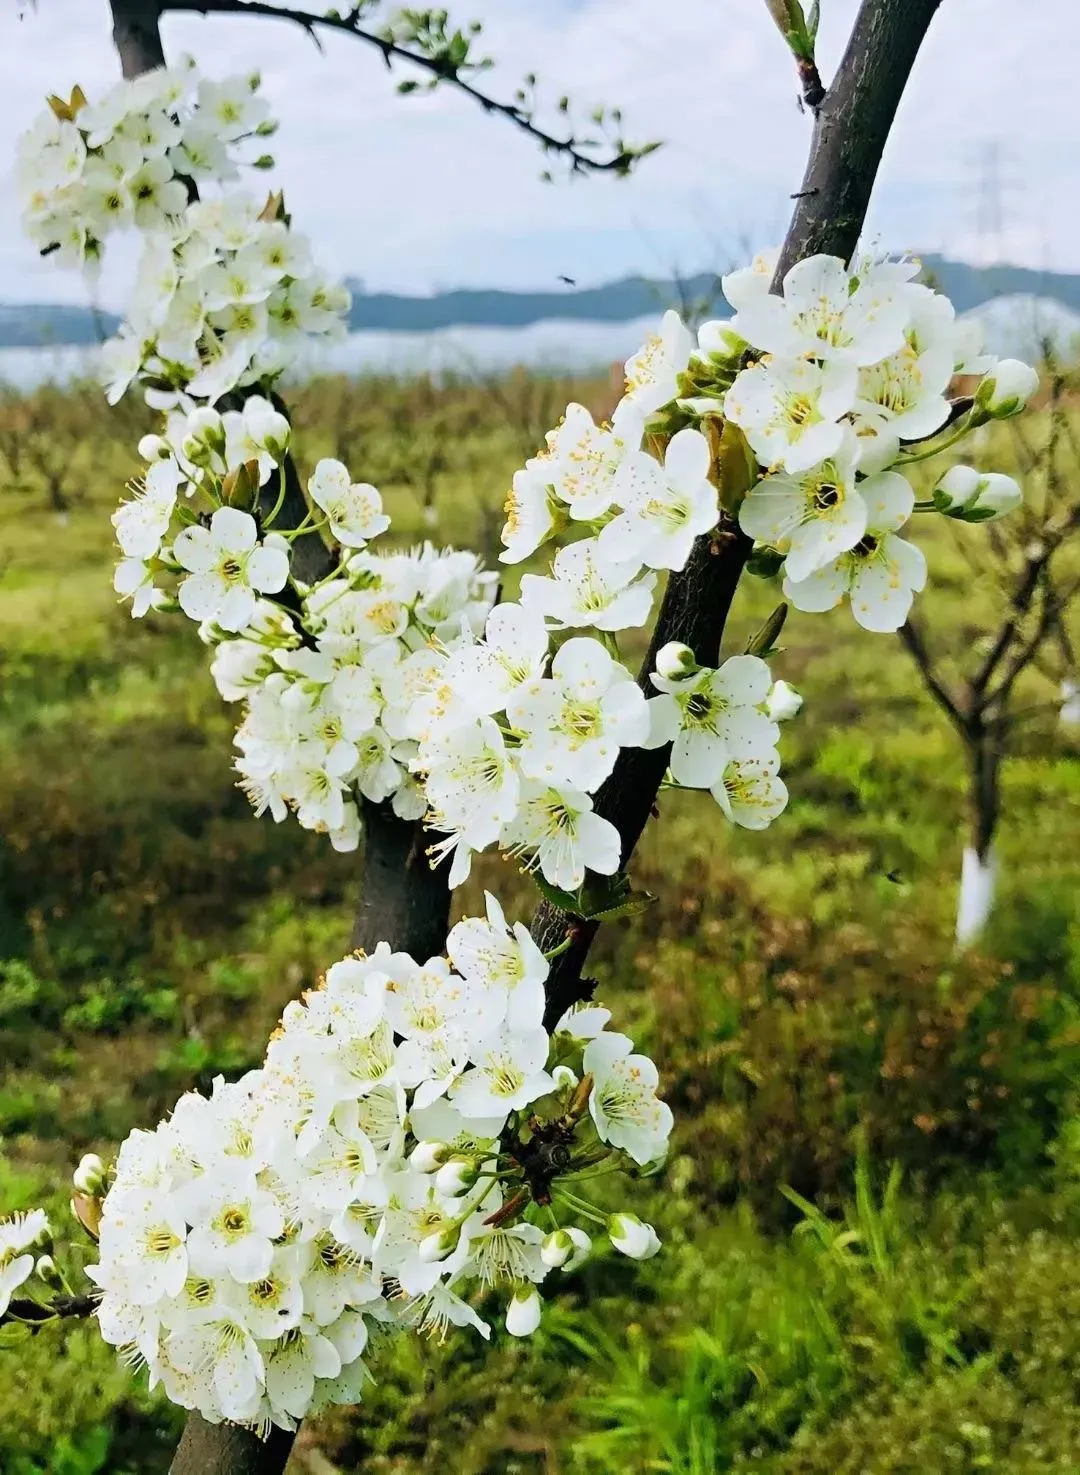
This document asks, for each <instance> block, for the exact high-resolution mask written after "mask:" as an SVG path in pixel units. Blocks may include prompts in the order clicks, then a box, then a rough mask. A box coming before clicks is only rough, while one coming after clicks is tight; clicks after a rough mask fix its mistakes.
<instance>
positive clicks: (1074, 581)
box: [900, 351, 1080, 946]
mask: <svg viewBox="0 0 1080 1475" xmlns="http://www.w3.org/2000/svg"><path fill="white" fill-rule="evenodd" d="M1047 366H1048V381H1049V395H1048V398H1047V402H1046V405H1045V409H1044V413H1043V416H1042V417H1041V419H1040V422H1036V423H1038V424H1039V429H1038V430H1037V431H1036V432H1034V433H1033V431H1032V429H1031V428H1029V427H1028V426H1026V425H1025V424H1023V423H1020V422H1018V421H1010V426H1009V428H1010V430H1011V432H1012V436H1011V440H1012V449H1013V456H1014V462H1013V467H1012V469H1013V470H1015V471H1016V473H1017V475H1018V476H1019V478H1020V480H1021V481H1022V483H1023V486H1024V489H1025V490H1024V496H1023V500H1022V501H1021V494H1020V489H1019V486H1018V484H1017V483H1016V481H1014V480H1013V479H1012V478H1010V477H1008V476H1003V475H1001V474H1000V473H998V474H991V475H988V476H985V477H984V476H981V475H980V474H979V473H976V472H975V471H973V470H971V469H970V468H968V467H964V466H956V467H953V468H951V469H949V470H948V471H946V472H945V473H944V474H943V475H942V476H941V477H940V479H939V481H938V484H937V487H936V488H935V490H934V492H933V496H934V497H935V498H936V499H937V500H938V501H939V502H940V503H942V504H944V505H946V506H948V508H949V515H950V516H952V517H955V518H956V519H957V520H958V521H960V522H967V523H973V524H975V526H976V527H978V524H979V523H980V522H982V521H984V520H985V519H986V518H987V517H988V516H989V515H991V513H992V510H996V509H997V508H998V507H1002V506H1004V507H1008V508H1009V509H1011V511H1010V515H1009V516H1007V517H1004V518H1002V519H1001V521H1000V522H999V521H997V520H994V521H992V522H989V523H988V525H987V526H986V527H985V528H982V529H980V533H981V534H982V535H981V536H980V535H979V534H974V535H972V534H970V533H969V532H968V530H967V529H966V528H963V527H961V528H960V529H959V531H958V536H957V538H956V548H957V550H958V552H959V553H960V554H961V556H962V557H963V559H964V561H965V564H966V568H967V578H968V581H969V584H970V588H971V591H972V595H973V600H972V614H973V618H972V620H971V622H970V623H965V625H964V626H963V627H962V628H960V629H956V630H948V631H930V630H927V629H925V628H924V627H923V624H922V622H921V621H920V620H919V619H918V618H917V617H915V616H913V617H912V618H910V619H909V620H908V621H907V622H906V623H905V624H904V625H903V626H902V628H901V630H900V638H901V640H902V641H903V643H904V646H905V648H906V649H907V651H908V652H909V654H910V655H911V658H912V661H913V662H914V664H915V669H916V670H917V671H918V673H919V675H920V677H921V679H922V681H923V683H924V685H925V687H926V690H927V691H928V692H929V693H930V695H931V696H932V697H933V699H934V701H935V702H936V703H937V704H938V706H939V707H940V708H941V710H942V711H943V712H944V713H945V715H946V716H947V717H948V719H949V722H950V723H951V724H952V727H953V729H954V731H955V732H956V735H957V737H958V739H959V741H960V742H961V743H962V744H963V746H964V749H965V752H966V754H967V767H968V774H969V785H970V787H969V791H968V815H969V818H968V840H967V845H966V847H965V850H964V861H963V874H962V877H961V885H960V897H959V904H958V909H957V918H956V939H957V942H958V943H960V944H961V946H965V945H967V944H969V943H972V942H974V941H975V940H976V939H977V938H978V937H979V936H980V935H981V933H982V931H983V929H984V928H985V926H986V923H987V921H988V920H989V917H990V915H991V912H992V909H993V905H994V896H995V888H996V885H997V879H998V861H997V857H996V854H995V848H994V838H995V835H996V834H997V831H998V828H999V824H1000V821H1001V817H1002V794H1001V773H1002V767H1003V765H1004V763H1005V761H1006V759H1007V758H1008V755H1009V752H1010V750H1011V749H1012V748H1013V747H1014V745H1015V744H1016V742H1017V740H1018V738H1019V736H1020V735H1021V733H1022V732H1023V731H1024V730H1025V729H1026V728H1027V727H1029V726H1030V725H1031V723H1032V722H1033V721H1036V720H1038V719H1039V718H1040V717H1042V718H1043V719H1044V720H1045V718H1047V717H1048V716H1049V717H1052V716H1053V715H1055V714H1058V713H1059V712H1060V713H1061V720H1062V722H1063V724H1065V725H1068V723H1069V719H1070V708H1069V701H1070V697H1071V696H1073V695H1074V693H1075V690H1076V687H1075V682H1076V678H1077V667H1076V657H1075V654H1074V649H1073V641H1072V636H1071V634H1070V617H1071V613H1072V610H1073V608H1074V600H1075V597H1076V593H1077V590H1078V589H1080V567H1078V563H1077V541H1076V537H1077V533H1078V532H1080V489H1078V488H1077V486H1076V484H1075V481H1074V480H1073V479H1072V477H1071V475H1070V472H1069V471H1068V469H1067V465H1068V462H1067V459H1066V458H1067V457H1069V456H1075V454H1076V450H1077V446H1076V439H1075V430H1074V427H1073V426H1072V424H1071V422H1070V420H1069V417H1068V409H1067V407H1068V398H1069V393H1070V382H1069V376H1068V375H1067V374H1065V373H1064V372H1063V371H1062V370H1061V369H1060V368H1059V367H1057V366H1056V365H1055V364H1054V362H1053V359H1052V357H1051V355H1050V353H1049V351H1048V352H1047ZM1021 377H1022V380H1023V382H1024V389H1025V391H1027V390H1029V389H1030V384H1031V378H1030V376H1029V375H1023V376H1021ZM1034 434H1037V435H1038V436H1039V441H1040V442H1041V443H1038V442H1035V443H1033V439H1034ZM983 598H985V599H987V600H988V601H989V604H990V615H991V618H990V619H989V620H986V619H985V617H984V618H980V600H982V599H983Z"/></svg>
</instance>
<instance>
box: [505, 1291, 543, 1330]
mask: <svg viewBox="0 0 1080 1475" xmlns="http://www.w3.org/2000/svg"><path fill="white" fill-rule="evenodd" d="M542 1310H543V1303H542V1302H541V1300H540V1293H539V1291H538V1290H537V1289H536V1287H535V1286H533V1285H529V1286H518V1288H517V1290H516V1291H515V1292H514V1294H513V1295H512V1296H511V1298H510V1305H509V1306H508V1307H507V1308H506V1330H507V1331H508V1332H509V1333H510V1335H511V1336H512V1337H531V1336H532V1334H533V1332H535V1331H536V1328H537V1327H538V1326H539V1325H540V1314H541V1312H542Z"/></svg>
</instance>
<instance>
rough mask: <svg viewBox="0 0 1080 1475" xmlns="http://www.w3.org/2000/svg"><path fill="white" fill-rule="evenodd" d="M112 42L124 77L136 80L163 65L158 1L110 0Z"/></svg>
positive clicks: (159, 5) (163, 55)
mask: <svg viewBox="0 0 1080 1475" xmlns="http://www.w3.org/2000/svg"><path fill="white" fill-rule="evenodd" d="M110 3H111V5H112V18H113V43H114V44H115V46H116V51H117V54H118V56H119V57H120V66H121V68H122V69H123V73H124V76H125V77H138V76H140V75H141V74H142V73H143V72H150V71H153V69H154V68H155V67H163V66H164V65H165V52H164V50H163V49H162V45H161V28H160V26H159V24H158V22H159V21H160V19H161V4H160V0H110Z"/></svg>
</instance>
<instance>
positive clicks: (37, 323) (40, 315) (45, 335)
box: [0, 302, 120, 348]
mask: <svg viewBox="0 0 1080 1475" xmlns="http://www.w3.org/2000/svg"><path fill="white" fill-rule="evenodd" d="M119 326H120V319H119V318H118V317H116V315H115V314H114V313H111V312H95V311H94V310H93V309H92V308H89V307H68V306H64V305H61V304H59V303H44V302H42V303H38V302H27V303H18V304H12V305H7V304H4V303H0V348H63V347H69V346H70V347H75V348H83V347H86V346H88V345H90V344H94V343H100V342H101V340H102V339H103V338H109V337H111V336H112V334H113V333H115V332H116V330H117V328H118V327H119Z"/></svg>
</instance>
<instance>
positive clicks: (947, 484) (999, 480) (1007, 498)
mask: <svg viewBox="0 0 1080 1475" xmlns="http://www.w3.org/2000/svg"><path fill="white" fill-rule="evenodd" d="M1023 500H1024V494H1023V492H1022V491H1021V490H1020V486H1019V483H1018V482H1016V481H1014V480H1013V478H1012V477H1011V476H1003V475H1002V474H1001V473H1000V472H997V471H986V472H980V471H975V470H974V469H973V468H972V467H970V466H953V467H950V469H949V470H948V471H947V472H946V473H945V475H944V476H943V477H942V478H941V480H940V481H939V482H938V484H937V486H936V487H935V488H934V506H935V507H936V508H937V509H938V511H939V512H944V513H945V515H946V517H955V518H958V519H959V520H960V521H961V522H991V521H992V520H993V519H994V518H998V517H1004V516H1005V515H1006V513H1009V512H1012V511H1013V510H1014V508H1016V507H1019V506H1020V504H1021V502H1022V501H1023Z"/></svg>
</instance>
